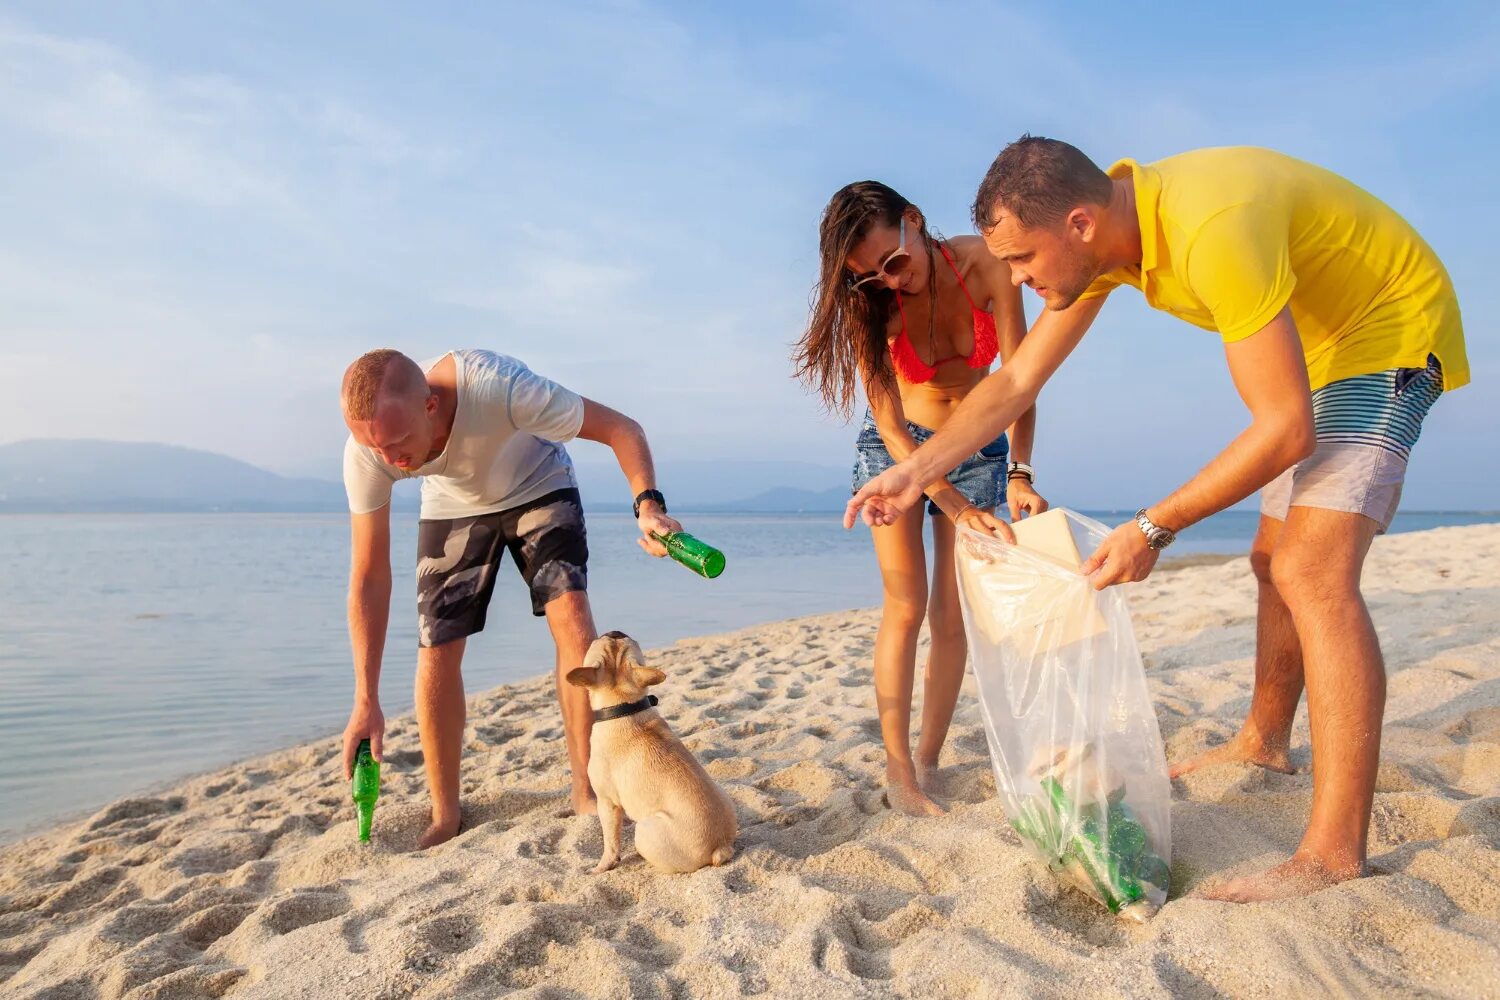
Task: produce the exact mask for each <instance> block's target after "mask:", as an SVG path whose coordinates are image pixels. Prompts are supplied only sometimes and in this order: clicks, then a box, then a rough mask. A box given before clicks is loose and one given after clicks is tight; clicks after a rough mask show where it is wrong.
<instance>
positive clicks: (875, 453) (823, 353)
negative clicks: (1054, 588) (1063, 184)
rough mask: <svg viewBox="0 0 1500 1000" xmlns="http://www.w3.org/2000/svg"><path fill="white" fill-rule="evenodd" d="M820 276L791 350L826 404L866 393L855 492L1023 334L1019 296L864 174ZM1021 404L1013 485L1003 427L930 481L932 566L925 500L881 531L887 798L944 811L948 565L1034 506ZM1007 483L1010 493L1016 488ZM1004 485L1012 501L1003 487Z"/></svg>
mask: <svg viewBox="0 0 1500 1000" xmlns="http://www.w3.org/2000/svg"><path fill="white" fill-rule="evenodd" d="M819 244H820V246H819V250H820V256H821V275H820V278H819V281H818V285H817V287H816V289H815V290H814V293H813V304H812V316H811V319H810V320H809V323H808V328H807V332H806V333H805V334H803V336H802V339H801V341H800V342H799V343H798V345H797V351H796V355H795V360H796V364H797V375H798V377H799V378H801V379H802V380H804V381H805V382H807V383H808V384H809V385H811V386H812V387H814V388H816V389H817V390H818V392H819V394H820V395H821V396H822V397H823V401H824V403H825V404H827V406H828V407H829V409H831V410H834V411H836V412H839V413H842V414H844V415H846V416H847V415H849V414H850V413H851V411H852V409H853V404H854V401H855V398H856V396H857V395H858V393H859V391H860V389H861V388H862V389H863V390H864V393H865V396H866V398H867V399H868V400H869V404H870V405H869V410H868V411H867V413H866V414H865V422H864V427H863V429H862V431H861V433H860V437H859V440H858V442H857V444H856V450H855V454H856V461H855V467H854V482H853V486H854V488H855V489H858V488H859V487H860V486H862V485H863V484H864V482H867V481H868V480H869V479H870V478H872V477H873V476H875V475H876V474H878V473H880V472H882V471H884V469H885V468H888V467H889V466H890V465H892V464H894V463H895V462H896V461H899V460H900V459H903V458H905V457H906V456H907V455H909V454H911V453H912V452H913V451H915V450H916V447H917V444H918V443H919V442H920V441H922V440H925V439H926V438H927V437H929V436H931V434H932V432H933V430H935V429H936V428H938V427H940V426H942V424H943V423H944V422H945V421H946V420H947V419H948V415H949V414H950V413H952V412H953V410H954V409H955V408H956V407H957V406H958V404H959V402H960V401H961V400H963V398H964V397H965V396H966V395H968V393H969V391H970V390H971V389H973V388H974V386H975V385H977V384H978V383H979V381H980V380H981V379H983V378H984V376H985V375H986V374H988V373H989V370H990V365H991V364H992V363H994V361H995V360H996V357H997V355H998V356H999V357H1000V358H1002V359H1003V358H1008V357H1010V356H1011V355H1012V354H1013V353H1014V351H1015V349H1016V347H1017V346H1019V344H1020V342H1021V338H1022V337H1023V336H1024V335H1025V320H1024V317H1023V315H1022V312H1021V293H1020V290H1019V289H1018V288H1016V287H1015V286H1014V285H1012V284H1011V282H1010V269H1009V267H1007V265H1006V264H1005V263H1004V262H1002V261H1000V260H998V259H997V258H995V257H992V256H990V254H989V252H988V251H987V250H986V249H985V247H984V243H983V241H981V240H980V239H979V238H978V237H975V236H968V237H961V238H958V239H953V240H941V239H934V238H933V237H932V236H930V235H929V234H928V231H927V226H926V222H925V220H924V218H923V216H922V213H921V212H920V211H919V210H918V209H917V207H916V206H915V205H912V204H911V203H910V202H908V201H907V200H906V199H905V198H902V197H901V196H900V195H899V194H897V193H896V192H895V191H893V190H891V189H890V188H889V187H887V186H885V185H884V184H880V183H877V182H875V181H862V182H860V183H858V184H850V185H849V186H847V187H845V188H843V189H842V190H840V191H839V192H838V193H837V194H835V195H834V196H833V200H832V201H830V202H829V203H828V208H827V209H826V210H825V211H824V213H823V220H822V226H821V228H820V232H819ZM1034 419H1035V413H1034V412H1028V413H1027V414H1026V415H1025V416H1023V417H1022V418H1021V419H1020V420H1018V421H1016V424H1015V426H1014V427H1012V428H1011V433H1010V436H1009V442H1008V443H1009V447H1010V449H1012V454H1013V457H1014V458H1015V459H1016V464H1013V465H1011V466H1010V473H1009V476H1010V477H1011V478H1009V482H1008V483H1007V465H1006V450H1007V439H1006V436H1004V435H1002V436H1001V437H1000V438H997V439H996V440H995V441H994V442H992V443H991V444H990V445H987V446H985V447H984V448H982V449H981V450H980V451H979V452H977V453H975V454H974V455H972V456H970V458H969V459H967V460H965V461H964V463H963V464H962V465H960V466H959V467H958V468H956V469H954V470H953V471H952V472H950V473H949V474H948V476H947V477H946V478H945V479H942V480H938V481H937V482H935V483H933V484H931V485H930V486H929V487H928V488H927V491H926V492H927V496H928V497H929V498H930V504H929V505H928V506H929V509H930V510H931V511H932V512H933V513H934V514H936V513H938V512H941V513H943V514H946V515H947V516H946V517H936V516H934V517H933V518H932V542H933V553H932V571H931V576H930V579H929V574H928V570H927V565H926V562H927V560H926V553H925V551H924V545H923V538H922V534H923V533H922V525H923V522H924V518H923V516H922V509H923V508H922V506H918V507H916V508H913V510H912V511H911V512H909V513H908V514H906V515H905V516H904V517H902V518H901V519H900V520H898V521H897V522H896V523H895V524H892V525H889V526H885V527H878V528H872V529H871V531H870V533H871V535H872V536H873V538H874V542H875V557H876V560H877V561H878V562H879V564H880V573H881V579H882V582H883V583H884V589H885V602H884V613H883V615H882V616H881V620H880V631H879V633H878V635H877V637H876V641H875V700H876V704H877V706H878V710H879V714H880V730H881V735H882V737H883V739H884V742H885V751H886V788H887V792H886V797H887V801H888V802H889V803H890V805H891V806H892V807H893V808H895V809H898V810H900V811H902V812H905V813H909V814H912V815H937V814H939V813H941V812H943V807H942V806H941V805H939V804H938V803H937V802H936V801H934V796H938V797H941V796H942V794H943V793H942V790H941V784H940V782H941V778H940V775H939V772H938V769H937V761H938V753H939V751H940V750H941V749H942V745H943V741H944V740H945V738H946V737H947V733H948V723H949V722H950V720H951V719H952V718H953V709H954V706H955V705H956V704H957V701H958V689H959V686H960V685H961V684H962V682H963V675H964V661H965V658H966V657H967V654H968V650H967V646H966V644H965V642H964V629H963V618H962V616H961V613H960V611H959V604H958V586H957V582H956V580H955V577H954V570H953V545H954V538H955V535H956V529H955V527H954V525H955V523H956V524H962V525H964V526H965V527H969V528H974V529H977V530H980V531H990V532H996V533H1008V532H1009V528H1008V527H1007V526H1006V525H1005V524H1004V523H1003V522H1002V521H1000V520H998V519H997V518H996V516H995V513H994V508H995V507H996V506H997V505H998V504H999V503H1000V501H1002V500H1006V499H1008V500H1009V505H1010V514H1011V517H1012V519H1014V518H1016V517H1019V516H1020V515H1021V512H1022V511H1026V512H1029V513H1033V514H1035V513H1040V512H1041V511H1042V510H1045V509H1046V501H1044V500H1043V499H1042V498H1041V497H1040V496H1038V495H1037V494H1036V492H1035V491H1034V490H1033V489H1032V487H1031V468H1030V466H1029V465H1028V464H1026V463H1027V462H1029V460H1030V457H1031V438H1032V427H1033V422H1034ZM1007 485H1008V486H1009V490H1008V491H1007V488H1006V487H1007ZM1007 493H1008V496H1007ZM924 617H925V618H926V620H927V622H928V625H929V627H930V630H931V651H930V653H929V655H928V659H927V669H926V673H925V682H924V684H925V696H924V698H923V700H922V732H921V739H920V742H919V743H918V746H917V750H916V754H915V755H913V753H912V750H911V701H912V683H913V676H914V674H915V671H916V647H917V633H918V630H919V629H920V628H921V626H922V621H923V619H924Z"/></svg>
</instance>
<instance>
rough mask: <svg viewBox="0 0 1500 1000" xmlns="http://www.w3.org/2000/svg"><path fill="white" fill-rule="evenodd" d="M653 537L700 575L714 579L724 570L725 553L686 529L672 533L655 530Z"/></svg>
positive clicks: (669, 552) (670, 553)
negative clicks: (667, 533)
mask: <svg viewBox="0 0 1500 1000" xmlns="http://www.w3.org/2000/svg"><path fill="white" fill-rule="evenodd" d="M652 537H653V538H655V539H656V540H657V541H658V542H661V543H662V544H663V545H665V546H666V547H667V555H669V556H671V557H672V558H673V559H675V560H676V561H677V562H680V563H682V565H684V566H686V567H687V568H688V569H690V570H692V571H693V572H694V573H697V574H698V575H699V576H702V577H707V578H708V579H710V580H712V579H713V578H714V577H716V576H718V575H719V574H720V573H722V572H724V553H722V552H720V551H719V550H718V549H716V548H714V547H713V546H712V545H709V544H708V543H707V542H703V541H699V540H698V539H696V538H694V537H693V536H692V535H690V534H688V533H687V532H686V531H674V532H672V533H671V534H670V535H663V534H661V533H660V532H653V533H652Z"/></svg>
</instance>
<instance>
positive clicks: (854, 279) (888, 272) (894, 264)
mask: <svg viewBox="0 0 1500 1000" xmlns="http://www.w3.org/2000/svg"><path fill="white" fill-rule="evenodd" d="M910 260H911V254H910V253H908V252H907V250H906V216H904V215H903V216H901V242H899V243H897V244H896V249H894V250H892V251H891V252H890V253H889V254H887V255H886V258H885V260H883V261H881V262H880V269H879V270H878V271H872V272H870V273H869V274H864V275H853V274H851V275H849V288H850V290H851V291H857V290H859V289H860V288H861V287H862V286H864V285H868V284H869V283H870V282H872V281H879V280H880V279H881V278H884V277H892V278H894V277H895V276H896V275H898V274H900V273H901V271H902V269H904V268H905V267H906V265H907V263H909V262H910Z"/></svg>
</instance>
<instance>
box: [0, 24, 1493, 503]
mask: <svg viewBox="0 0 1500 1000" xmlns="http://www.w3.org/2000/svg"><path fill="white" fill-rule="evenodd" d="M550 6H551V7H555V8H556V9H545V6H544V5H525V6H521V5H516V6H514V7H510V6H507V5H500V4H491V5H467V4H465V5H459V4H451V5H442V4H423V5H415V4H408V5H397V4H373V3H360V4H355V3H340V4H320V5H308V4H290V3H261V4H227V3H186V2H184V3H119V4H109V5H103V4H93V3H88V4H84V3H67V2H58V0H49V2H45V3H30V2H19V3H16V2H12V3H7V4H4V5H3V6H0V173H3V177H4V183H3V184H0V219H3V224H0V441H4V440H14V439H20V438H28V437H40V436H47V437H105V438H119V439H126V440H151V441H166V442H171V443H177V444H184V445H189V446H193V447H199V448H207V449H211V450H214V451H220V452H224V453H227V454H230V455H234V456H236V457H238V458H242V459H245V460H248V461H251V462H254V463H255V464H258V465H262V466H264V467H267V468H272V469H275V470H277V471H281V472H288V473H295V474H301V475H318V476H322V477H325V478H336V476H337V470H338V462H337V458H338V453H339V448H340V445H341V442H342V439H343V434H344V431H343V428H342V425H341V423H340V421H339V418H338V412H337V404H336V392H337V383H338V378H339V375H340V374H341V372H342V370H343V367H344V365H345V364H346V363H347V362H348V361H349V360H350V359H352V358H353V357H354V356H355V355H357V354H358V353H360V352H361V351H363V350H365V349H368V348H370V347H374V346H396V347H400V348H402V349H404V350H406V351H407V352H408V353H410V354H413V355H416V356H426V355H432V354H437V353H439V352H441V351H442V350H444V349H446V348H449V347H456V346H484V347H492V348H495V349H497V350H501V351H505V352H507V353H511V354H515V355H517V356H518V357H521V358H522V359H524V360H526V361H527V362H528V363H529V364H531V366H532V367H533V368H535V369H536V370H538V371H541V372H543V373H545V374H548V375H550V376H552V377H554V378H556V379H558V380H559V381H562V382H565V383H567V384H569V385H571V386H572V387H574V388H576V389H577V390H579V391H580V392H583V393H585V394H586V395H590V396H593V397H595V398H597V399H600V400H602V401H604V402H608V403H610V404H612V405H615V406H617V407H618V408H621V409H623V410H625V411H627V412H629V413H631V414H632V415H634V416H636V417H637V418H639V419H640V420H641V421H642V422H643V423H644V424H645V425H646V427H647V430H648V432H649V433H650V435H651V437H652V441H653V444H654V445H655V448H656V451H657V453H658V457H659V459H660V460H662V461H663V462H664V463H671V462H673V461H675V460H689V459H691V460H694V461H704V460H722V461H724V462H734V461H737V460H745V459H773V458H774V459H796V460H802V461H811V462H818V463H823V464H827V465H829V466H845V465H847V464H848V461H849V456H850V448H851V442H852V439H853V433H854V432H853V430H852V429H851V428H849V427H846V426H843V425H841V424H840V423H838V422H837V421H834V420H831V419H828V418H826V417H824V416H822V415H821V414H820V412H819V409H818V406H817V405H816V403H815V401H814V400H813V399H811V398H810V397H809V396H808V395H807V394H806V393H805V392H804V391H803V390H802V389H801V388H800V387H799V386H798V385H796V384H795V383H793V382H792V381H791V380H790V379H789V377H788V375H789V370H790V365H789V362H788V354H789V349H790V344H791V343H792V342H793V341H794V340H795V339H796V337H797V335H798V333H799V331H800V327H801V324H802V322H803V321H804V320H805V318H806V313H807V300H808V292H809V288H810V284H811V282H812V280H813V277H814V275H815V270H816V227H817V218H818V213H819V212H820V211H821V209H822V207H823V205H824V204H825V202H826V200H827V198H828V197H829V195H830V194H832V192H833V191H834V190H835V189H837V188H838V187H839V186H841V185H842V184H844V183H846V182H848V181H850V180H857V179H862V178H865V177H874V178H878V179H881V180H884V181H886V182H888V183H890V184H892V185H893V186H895V187H896V188H897V189H899V190H901V191H902V192H903V193H904V194H906V196H907V197H909V198H911V199H912V200H913V201H916V202H917V203H918V204H920V205H921V206H922V207H923V208H924V210H925V211H926V212H927V213H928V215H929V217H930V218H931V219H933V220H934V221H935V222H936V223H937V224H938V226H939V227H940V228H941V229H942V230H943V231H945V232H947V233H949V234H959V233H967V232H969V231H970V227H969V222H968V206H969V203H970V201H971V200H972V196H973V192H974V188H975V186H976V185H977V183H978V180H979V178H980V176H981V174H982V173H983V171H984V168H985V167H986V166H987V165H988V163H989V161H990V160H991V159H992V158H993V156H994V155H995V153H996V152H998V150H999V149H1000V147H1001V146H1002V145H1004V143H1005V142H1007V141H1009V140H1010V139H1012V138H1014V137H1016V136H1017V135H1018V134H1020V133H1021V132H1023V131H1030V132H1033V133H1037V134H1045V135H1054V136H1057V137H1059V138H1065V139H1068V140H1069V141H1071V142H1073V143H1075V144H1077V145H1078V146H1080V147H1081V148H1083V149H1084V150H1085V151H1086V152H1088V153H1090V154H1091V155H1092V156H1093V157H1094V158H1095V159H1096V160H1097V161H1099V162H1100V163H1101V164H1107V163H1108V162H1110V161H1112V160H1114V159H1115V158H1117V157H1119V156H1126V155H1129V156H1135V157H1137V158H1142V159H1150V158H1155V157H1159V156H1164V155H1167V154H1170V153H1174V152H1178V151H1181V150H1183V149H1188V148H1192V147H1195V146H1206V145H1221V144H1230V143H1252V144H1259V145H1267V146H1272V147H1275V148H1278V149H1281V150H1284V151H1286V152H1289V153H1292V154H1294V155H1297V156H1301V157H1304V158H1306V159H1310V160H1313V161H1315V162H1318V163H1321V164H1323V165H1325V166H1328V167H1330V168H1332V169H1335V170H1338V171H1340V172H1341V173H1344V174H1345V175H1346V176H1348V177H1350V178H1352V179H1353V180H1355V181H1356V182H1358V183H1360V184H1361V185H1363V186H1364V187H1366V188H1368V189H1369V190H1371V191H1373V192H1375V193H1376V194H1378V195H1379V196H1380V197H1382V198H1383V199H1385V200H1386V201H1387V202H1388V203H1390V204H1391V205H1393V206H1394V207H1396V208H1397V209H1398V210H1399V211H1401V212H1402V213H1403V214H1404V215H1405V216H1406V217H1407V218H1408V219H1410V220H1411V221H1412V222H1413V223H1414V224H1415V225H1416V226H1417V227H1418V228H1419V229H1420V230H1421V231H1422V232H1423V234H1424V235H1425V236H1426V237H1427V239H1428V240H1429V242H1431V243H1432V245H1433V246H1434V247H1435V248H1436V249H1437V250H1438V252H1439V253H1440V254H1441V255H1442V257H1443V258H1444V260H1445V262H1446V263H1447V265H1448V267H1449V270H1450V272H1451V273H1452V274H1453V277H1454V281H1455V283H1456V284H1457V287H1458V290H1459V296H1460V301H1461V304H1462V307H1463V312H1464V316H1465V318H1466V325H1467V329H1468V335H1469V350H1470V357H1471V361H1472V364H1473V369H1474V377H1475V382H1476V383H1477V385H1476V386H1473V387H1470V388H1467V389H1464V390H1463V391H1462V392H1459V393H1455V394H1454V395H1453V396H1452V397H1450V398H1448V399H1445V400H1443V401H1441V402H1440V403H1439V404H1438V406H1437V408H1436V409H1435V410H1434V412H1433V415H1432V417H1431V419H1430V420H1429V423H1428V429H1427V432H1426V434H1425V435H1424V438H1423V441H1422V442H1421V444H1420V445H1419V446H1418V449H1417V452H1416V454H1415V456H1414V459H1413V473H1412V477H1411V481H1410V483H1409V485H1408V489H1407V501H1408V505H1409V506H1413V507H1429V508H1432V507H1450V508H1451V507H1487V508H1496V507H1500V488H1497V485H1496V483H1497V473H1496V470H1497V468H1500V444H1497V441H1496V435H1495V433H1494V432H1495V428H1496V424H1497V421H1496V419H1495V418H1496V414H1497V408H1496V405H1495V404H1494V403H1493V402H1492V400H1493V399H1494V394H1493V389H1492V388H1491V387H1490V382H1491V380H1493V379H1494V378H1495V377H1496V376H1497V375H1500V349H1497V348H1496V347H1495V338H1494V336H1493V331H1494V329H1495V318H1496V315H1497V310H1500V292H1497V290H1496V284H1497V283H1496V282H1495V281H1494V280H1493V279H1492V278H1491V276H1490V275H1489V274H1488V273H1487V271H1488V269H1489V267H1490V266H1492V263H1491V262H1492V260H1493V255H1494V251H1493V248H1492V247H1493V235H1492V234H1493V233H1495V232H1496V231H1500V207H1497V206H1500V198H1497V197H1496V195H1495V190H1496V182H1495V180H1494V172H1495V164H1496V162H1497V154H1500V129H1497V128H1496V126H1495V123H1496V122H1497V121H1500V60H1497V59H1496V58H1495V53H1496V52H1497V51H1500V12H1497V11H1496V10H1495V8H1494V7H1493V5H1488V4H1482V3H1470V4H1433V5H1426V6H1424V7H1422V8H1420V9H1419V8H1416V7H1413V6H1411V5H1406V4H1402V5H1394V4H1393V5H1388V6H1379V5H1368V4H1361V5H1353V4H1336V5H1327V6H1326V9H1323V10H1321V11H1320V10H1319V9H1317V8H1316V7H1315V5H1310V4H1305V3H1302V4H1255V5H1234V8H1235V9H1229V6H1230V5H1202V4H1179V5H1147V6H1144V7H1139V8H1137V9H1136V10H1134V11H1131V12H1129V13H1125V14H1122V13H1121V8H1118V7H1115V6H1104V5H1092V4H1068V5H1055V4H1053V5H1044V4H1034V5H1020V4H1004V5H1000V4H930V3H907V4H886V3H879V2H860V3H816V4H808V5H805V6H795V5H757V6H748V5H744V6H742V5H706V4H682V5H653V4H632V3H618V4H597V5H596V4H568V5H550ZM720 7H722V8H723V9H720ZM731 7H733V9H730V8H731ZM1148 10H1149V11H1152V12H1154V13H1152V14H1150V15H1149V16H1148V14H1147V13H1146V11H1148ZM1152 18H1154V20H1153V19H1152ZM1027 299H1028V301H1027V310H1028V314H1030V315H1033V316H1034V315H1035V312H1036V308H1037V305H1036V299H1035V298H1034V297H1032V296H1031V295H1030V293H1027ZM1244 419H1245V418H1244V411H1243V409H1242V407H1241V406H1240V404H1239V402H1238V400H1237V399H1236V398H1235V396H1234V395H1233V391H1232V389H1231V387H1230V384H1229V380H1228V378H1227V375H1226V374H1225V371H1224V365H1223V360H1222V352H1221V350H1220V348H1219V347H1218V345H1217V343H1216V340H1215V338H1214V337H1213V336H1212V335H1211V334H1206V333H1203V332H1201V331H1198V330H1196V329H1194V328H1191V327H1189V326H1187V325H1185V324H1182V323H1180V322H1178V321H1175V320H1173V319H1171V318H1170V317H1167V316H1164V315H1160V314H1155V313H1152V312H1151V311H1150V310H1148V309H1146V308H1145V306H1144V305H1143V304H1142V303H1141V302H1140V299H1139V296H1138V295H1137V296H1132V295H1130V294H1127V293H1122V294H1119V295H1116V296H1114V297H1113V299H1112V301H1111V302H1110V303H1109V305H1108V307H1107V308H1106V310H1105V311H1104V313H1103V315H1102V316H1101V318H1100V320H1099V321H1098V322H1097V323H1096V325H1095V328H1094V330H1093V331H1092V332H1091V333H1090V335H1089V337H1088V338H1087V339H1086V340H1085V342H1084V344H1083V346H1082V347H1081V348H1080V349H1079V352H1078V354H1076V355H1075V356H1074V358H1072V359H1071V360H1070V361H1069V363H1068V364H1067V365H1066V366H1065V367H1064V369H1063V371H1062V372H1061V373H1060V374H1059V376H1058V377H1057V379H1056V380H1055V381H1054V383H1053V385H1051V386H1049V387H1048V389H1047V390H1046V392H1045V393H1044V394H1043V396H1042V401H1041V423H1040V430H1039V442H1038V450H1037V456H1036V465H1037V466H1038V469H1039V473H1040V481H1041V485H1042V487H1043V492H1044V493H1046V494H1048V496H1049V498H1051V499H1053V500H1054V501H1058V502H1064V503H1068V504H1070V505H1073V506H1080V507H1095V506H1127V507H1134V506H1136V505H1139V504H1145V503H1149V502H1151V501H1153V500H1155V499H1157V498H1159V497H1160V496H1162V495H1164V494H1165V493H1166V492H1167V491H1169V490H1170V489H1171V488H1172V487H1174V486H1176V485H1177V484H1178V483H1179V482H1180V481H1182V480H1183V479H1184V478H1186V477H1187V476H1188V475H1190V474H1191V473H1192V472H1193V471H1194V470H1195V469H1196V468H1198V467H1199V466H1201V465H1202V464H1203V463H1204V462H1206V461H1207V460H1208V458H1209V457H1210V456H1211V455H1212V454H1213V453H1214V451H1215V450H1217V449H1218V448H1219V447H1220V446H1222V444H1223V443H1224V442H1226V441H1227V440H1228V439H1229V438H1230V437H1232V436H1233V435H1234V434H1235V433H1237V431H1238V430H1239V429H1240V427H1241V426H1242V425H1243V422H1244ZM590 448H592V446H589V445H583V444H581V445H578V446H577V447H575V449H574V451H575V454H576V455H578V456H579V457H580V458H598V457H600V456H598V455H591V454H589V453H588V449H590ZM664 485H666V486H667V488H669V489H670V486H671V484H670V483H667V484H664Z"/></svg>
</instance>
